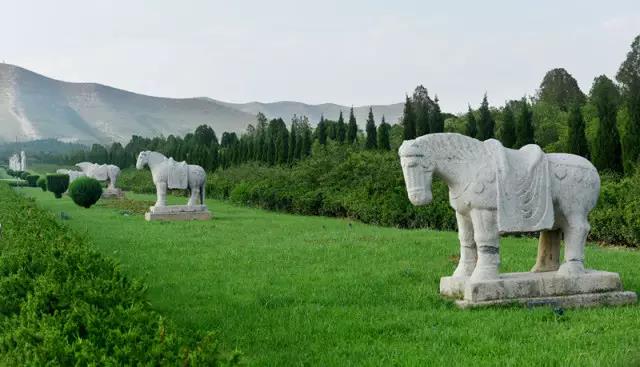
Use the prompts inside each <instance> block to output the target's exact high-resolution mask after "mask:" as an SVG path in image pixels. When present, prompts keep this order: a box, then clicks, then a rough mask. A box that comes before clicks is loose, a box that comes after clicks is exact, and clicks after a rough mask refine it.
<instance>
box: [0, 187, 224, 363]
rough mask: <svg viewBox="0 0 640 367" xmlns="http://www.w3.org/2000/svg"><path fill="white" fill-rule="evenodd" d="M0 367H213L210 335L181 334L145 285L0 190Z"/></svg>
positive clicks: (29, 203)
mask: <svg viewBox="0 0 640 367" xmlns="http://www.w3.org/2000/svg"><path fill="white" fill-rule="evenodd" d="M0 202H2V205H1V206H0V222H1V223H2V229H3V233H2V238H1V239H0V246H2V251H0V274H2V277H1V278H0V365H6V366H26V365H29V366H44V365H47V366H87V365H107V366H125V365H126V366H131V365H133V366H137V365H144V366H216V365H220V364H221V362H224V361H223V359H227V361H226V362H227V363H228V362H229V359H230V362H231V364H233V363H235V362H237V355H236V354H233V355H229V356H223V355H222V354H221V353H220V352H219V350H218V343H217V341H216V339H215V337H214V335H213V334H211V333H208V334H202V333H195V334H193V333H190V332H189V331H188V330H185V331H184V332H179V331H178V329H176V328H175V327H174V326H173V325H172V323H171V322H170V321H168V320H165V319H163V318H162V317H161V316H160V315H159V314H158V313H156V312H155V311H153V310H152V309H151V307H150V305H149V301H148V300H147V298H146V296H145V286H144V285H143V284H142V283H140V282H139V281H137V280H131V279H129V278H127V277H125V276H124V275H123V274H122V273H121V271H120V270H119V268H118V266H117V264H115V263H114V262H113V261H112V260H109V259H106V258H103V257H102V256H101V255H100V254H98V253H97V252H94V251H92V250H91V249H90V248H89V246H88V245H87V243H86V242H85V240H84V239H83V238H82V237H79V236H78V235H76V234H74V233H73V232H71V231H70V230H69V229H68V228H67V227H66V226H64V225H62V224H60V223H59V222H57V221H56V219H55V218H54V216H53V215H52V214H51V213H48V212H46V211H44V210H41V209H39V208H38V207H36V205H35V204H34V202H33V200H28V199H26V198H24V197H22V196H20V195H19V194H17V193H16V192H14V191H13V190H11V189H10V188H8V187H7V185H4V184H0Z"/></svg>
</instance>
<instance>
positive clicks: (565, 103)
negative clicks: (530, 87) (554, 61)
mask: <svg viewBox="0 0 640 367" xmlns="http://www.w3.org/2000/svg"><path fill="white" fill-rule="evenodd" d="M538 99H539V100H540V101H542V102H545V103H549V104H551V105H555V106H558V107H560V109H561V110H563V111H565V112H566V111H569V109H570V108H571V106H573V105H574V104H583V103H584V101H585V95H584V93H582V91H581V90H580V87H579V86H578V82H577V81H576V80H575V78H574V77H573V76H572V75H571V74H569V72H567V71H566V70H565V69H563V68H556V69H552V70H549V71H548V72H547V74H546V75H545V76H544V78H543V79H542V83H540V89H539V90H538Z"/></svg>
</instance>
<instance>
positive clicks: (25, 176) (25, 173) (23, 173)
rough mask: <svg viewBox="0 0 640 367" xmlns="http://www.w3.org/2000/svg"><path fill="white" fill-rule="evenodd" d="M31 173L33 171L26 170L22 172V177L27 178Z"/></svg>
mask: <svg viewBox="0 0 640 367" xmlns="http://www.w3.org/2000/svg"><path fill="white" fill-rule="evenodd" d="M30 175H31V173H29V172H26V171H24V172H20V178H21V179H23V180H26V179H27V177H29V176H30Z"/></svg>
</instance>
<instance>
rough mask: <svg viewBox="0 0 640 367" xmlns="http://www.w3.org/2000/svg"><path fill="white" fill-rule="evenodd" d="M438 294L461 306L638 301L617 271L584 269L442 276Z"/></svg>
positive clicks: (578, 305)
mask: <svg viewBox="0 0 640 367" xmlns="http://www.w3.org/2000/svg"><path fill="white" fill-rule="evenodd" d="M440 294H442V295H443V296H447V297H452V298H456V299H457V300H456V305H457V306H458V307H460V308H469V307H482V306H491V305H501V304H513V303H518V304H522V305H525V306H540V305H551V306H557V307H589V306H600V305H624V304H631V303H636V302H637V295H636V293H635V292H625V291H624V290H623V289H622V282H621V281H620V276H619V275H618V274H617V273H610V272H606V271H596V270H587V272H585V273H583V274H580V275H575V276H564V275H561V274H558V272H557V271H550V272H544V273H505V274H500V275H499V277H498V278H496V279H492V280H482V281H477V282H470V281H469V277H443V278H441V279H440Z"/></svg>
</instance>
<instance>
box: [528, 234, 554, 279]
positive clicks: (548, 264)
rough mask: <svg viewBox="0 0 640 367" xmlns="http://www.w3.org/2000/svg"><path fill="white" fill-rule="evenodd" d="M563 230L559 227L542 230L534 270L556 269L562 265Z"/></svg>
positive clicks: (537, 271)
mask: <svg viewBox="0 0 640 367" xmlns="http://www.w3.org/2000/svg"><path fill="white" fill-rule="evenodd" d="M561 239H562V232H561V231H560V230H559V229H553V230H549V231H542V232H540V240H539V242H538V257H537V258H536V264H535V265H534V266H533V269H531V271H532V272H536V273H539V272H545V271H556V270H558V268H559V267H560V240H561Z"/></svg>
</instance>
